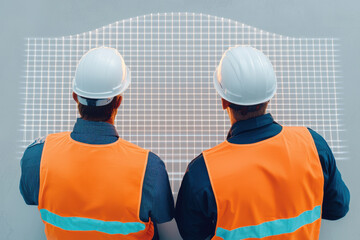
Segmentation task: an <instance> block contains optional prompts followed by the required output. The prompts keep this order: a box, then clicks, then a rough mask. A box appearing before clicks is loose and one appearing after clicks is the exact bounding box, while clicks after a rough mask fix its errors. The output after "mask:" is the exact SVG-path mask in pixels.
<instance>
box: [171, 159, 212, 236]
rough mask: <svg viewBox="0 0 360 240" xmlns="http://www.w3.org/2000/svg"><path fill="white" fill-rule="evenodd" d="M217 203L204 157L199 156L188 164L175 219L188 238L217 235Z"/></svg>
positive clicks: (181, 232)
mask: <svg viewBox="0 0 360 240" xmlns="http://www.w3.org/2000/svg"><path fill="white" fill-rule="evenodd" d="M216 212H217V209H216V202H215V196H214V193H213V191H212V188H211V183H210V178H209V175H208V173H207V169H206V165H205V161H204V158H203V156H202V154H201V155H199V156H198V157H197V158H195V159H194V160H193V161H192V162H191V163H190V164H189V166H188V169H187V171H186V173H185V176H184V178H183V181H182V183H181V187H180V190H179V194H178V198H177V202H176V210H175V219H176V223H177V225H178V228H179V232H180V234H181V236H182V238H183V239H184V240H192V239H194V240H202V239H206V238H207V237H209V236H213V235H214V233H215V227H216V215H217V213H216Z"/></svg>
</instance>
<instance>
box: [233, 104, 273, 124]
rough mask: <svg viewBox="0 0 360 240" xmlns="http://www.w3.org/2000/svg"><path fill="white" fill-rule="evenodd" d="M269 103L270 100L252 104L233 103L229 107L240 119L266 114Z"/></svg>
mask: <svg viewBox="0 0 360 240" xmlns="http://www.w3.org/2000/svg"><path fill="white" fill-rule="evenodd" d="M268 103H269V102H265V103H260V104H256V105H251V106H243V105H236V104H233V103H231V104H230V106H229V108H230V109H231V111H232V113H233V115H234V117H235V118H236V119H237V120H238V121H239V120H246V119H250V118H254V117H258V116H261V115H264V114H265V112H266V108H267V105H268Z"/></svg>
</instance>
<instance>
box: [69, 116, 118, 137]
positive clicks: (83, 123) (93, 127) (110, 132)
mask: <svg viewBox="0 0 360 240" xmlns="http://www.w3.org/2000/svg"><path fill="white" fill-rule="evenodd" d="M73 133H77V134H90V135H100V136H115V137H119V134H118V132H117V131H116V128H115V126H114V125H112V124H110V123H107V122H95V121H88V120H84V119H82V118H77V120H76V123H75V125H74V129H73Z"/></svg>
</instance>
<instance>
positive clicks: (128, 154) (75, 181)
mask: <svg viewBox="0 0 360 240" xmlns="http://www.w3.org/2000/svg"><path fill="white" fill-rule="evenodd" d="M148 153H149V152H148V151H147V150H144V149H142V148H140V147H138V146H136V145H134V144H131V143H129V142H127V141H125V140H123V139H121V138H119V139H118V140H117V141H116V142H114V143H110V144H104V145H94V144H86V143H81V142H77V141H75V140H73V139H72V138H71V137H70V132H62V133H56V134H50V135H48V136H47V138H46V141H45V145H44V149H43V153H42V158H41V165H40V191H39V206H38V208H39V210H40V214H41V218H42V220H43V222H44V224H45V234H46V236H47V239H49V240H101V239H106V240H113V239H129V240H136V239H152V237H153V235H154V227H153V223H152V222H151V220H150V219H149V222H142V221H141V220H140V218H139V213H140V202H141V193H142V186H143V179H144V175H145V169H146V164H147V158H148Z"/></svg>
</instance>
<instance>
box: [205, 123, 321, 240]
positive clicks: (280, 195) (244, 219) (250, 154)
mask: <svg viewBox="0 0 360 240" xmlns="http://www.w3.org/2000/svg"><path fill="white" fill-rule="evenodd" d="M203 156H204V159H205V163H206V167H207V170H208V173H209V177H210V181H211V186H212V189H213V191H214V195H215V199H216V205H217V225H216V232H215V235H214V237H213V238H212V239H216V240H218V239H224V240H241V239H269V240H270V239H271V240H285V239H286V240H315V239H319V232H320V224H321V206H322V201H323V187H324V177H323V172H322V168H321V164H320V160H319V156H318V153H317V149H316V146H315V143H314V141H313V139H312V137H311V134H310V133H309V131H308V130H307V129H306V128H305V127H283V129H282V131H281V132H280V133H279V134H278V135H276V136H274V137H272V138H269V139H266V140H263V141H261V142H257V143H252V144H232V143H229V142H227V141H225V142H223V143H221V144H219V145H218V146H216V147H214V148H212V149H209V150H206V151H204V152H203Z"/></svg>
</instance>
